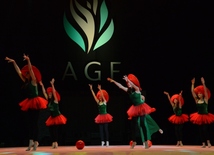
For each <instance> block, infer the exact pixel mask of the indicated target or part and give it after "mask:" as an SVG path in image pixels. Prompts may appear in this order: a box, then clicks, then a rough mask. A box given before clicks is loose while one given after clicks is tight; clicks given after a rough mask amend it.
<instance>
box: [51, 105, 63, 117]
mask: <svg viewBox="0 0 214 155" xmlns="http://www.w3.org/2000/svg"><path fill="white" fill-rule="evenodd" d="M48 109H49V110H50V112H51V116H52V117H56V116H59V115H60V114H61V112H60V111H59V105H58V104H57V103H55V102H54V101H51V102H49V104H48Z"/></svg>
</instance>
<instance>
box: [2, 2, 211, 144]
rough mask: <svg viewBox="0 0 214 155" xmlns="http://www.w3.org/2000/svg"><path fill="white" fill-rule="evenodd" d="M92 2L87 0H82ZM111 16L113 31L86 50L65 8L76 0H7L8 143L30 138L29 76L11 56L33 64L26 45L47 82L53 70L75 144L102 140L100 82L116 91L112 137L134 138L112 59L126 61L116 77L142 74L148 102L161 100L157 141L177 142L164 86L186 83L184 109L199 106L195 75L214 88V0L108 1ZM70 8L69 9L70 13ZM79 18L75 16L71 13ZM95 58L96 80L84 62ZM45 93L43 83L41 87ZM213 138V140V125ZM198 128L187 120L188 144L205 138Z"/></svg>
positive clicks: (65, 134) (44, 139)
mask: <svg viewBox="0 0 214 155" xmlns="http://www.w3.org/2000/svg"><path fill="white" fill-rule="evenodd" d="M79 2H80V3H81V4H83V5H85V1H83V0H82V1H79ZM89 2H91V1H89ZM106 2H107V5H108V8H109V12H110V17H111V18H112V19H113V20H114V27H115V30H114V34H113V36H112V38H111V39H110V40H109V41H108V42H107V43H106V44H104V45H103V46H102V47H100V48H98V49H97V50H95V51H92V52H90V53H89V54H86V53H85V52H83V51H82V50H81V48H80V47H79V46H78V45H77V44H75V43H74V42H73V41H72V40H71V39H70V38H69V37H68V36H67V34H66V33H65V30H64V27H63V15H64V13H65V12H66V11H67V10H68V6H69V1H67V0H65V1H61V0H19V1H16V0H2V1H1V2H0V3H1V4H0V20H1V24H0V53H1V54H0V59H1V61H0V72H1V86H0V95H1V96H0V97H1V108H0V115H1V117H0V143H1V146H21V145H26V144H27V129H26V122H25V118H26V116H25V113H24V112H22V111H21V110H20V107H19V106H18V103H19V102H20V101H21V100H23V99H24V96H23V94H22V91H21V87H22V81H21V80H20V79H19V77H18V76H17V74H16V73H15V71H14V68H13V66H12V64H7V62H6V61H4V58H5V57H6V56H8V57H11V58H14V59H15V60H16V61H17V63H18V64H19V66H20V67H22V66H23V65H25V64H26V62H25V61H23V58H22V55H23V53H25V54H28V55H29V56H30V58H31V61H32V64H33V65H35V66H37V67H38V68H39V69H40V71H41V73H42V80H43V83H44V84H45V86H46V87H47V86H49V81H50V80H51V78H53V77H54V78H55V79H56V88H57V90H58V92H59V93H60V94H61V98H62V100H61V102H60V109H61V112H62V113H63V114H64V115H65V116H66V117H67V118H68V123H67V124H66V125H65V126H62V127H61V128H60V144H61V145H74V144H75V141H76V140H78V139H83V140H84V141H85V142H86V144H87V145H95V144H100V140H99V133H98V131H99V130H98V126H97V124H95V123H94V118H95V117H96V115H97V112H98V111H97V106H96V103H95V101H94V99H93V97H92V95H91V93H90V90H89V87H88V83H92V84H93V85H94V90H95V91H97V84H101V85H102V88H103V89H106V90H107V91H108V92H109V95H110V100H109V103H108V112H109V113H110V114H112V115H113V117H114V121H113V122H112V123H110V124H109V131H110V143H111V144H118V145H119V144H128V143H129V141H130V122H129V121H128V119H127V115H126V111H127V109H128V108H129V106H130V103H129V99H128V96H127V94H126V93H125V92H122V90H119V89H118V88H117V87H116V86H115V85H113V84H109V83H108V82H107V80H106V78H107V77H110V62H120V63H121V64H120V65H116V67H115V69H116V70H119V72H118V73H115V74H114V79H115V80H117V81H118V82H121V83H122V84H125V82H124V81H123V80H122V76H123V75H127V74H129V73H133V74H135V75H136V76H137V77H138V78H139V80H140V82H141V86H142V88H143V90H144V93H145V94H146V102H147V103H148V104H150V105H151V106H154V107H156V109H157V111H156V112H155V113H153V114H151V116H152V117H153V118H154V119H155V120H156V122H157V123H158V124H159V126H160V127H161V128H162V129H163V130H164V134H163V135H160V134H159V133H155V134H154V135H153V139H152V141H153V144H158V145H161V144H167V145H169V144H173V145H174V144H175V142H176V139H175V135H174V128H173V125H172V124H170V123H169V122H168V117H169V116H171V115H172V114H173V111H172V108H171V106H170V104H169V102H168V100H167V98H166V96H165V95H164V94H163V91H168V92H169V93H170V94H171V95H173V94H175V93H179V92H180V91H181V90H183V97H184V100H185V105H184V107H183V112H184V113H186V114H190V113H193V112H195V111H196V106H195V103H194V100H193V98H192V96H191V93H190V86H191V79H192V78H193V77H195V78H196V85H199V84H200V77H202V76H203V77H204V78H205V80H206V85H207V87H208V88H209V89H210V90H211V92H214V88H213V86H214V83H213V78H214V70H213V65H214V63H213V56H212V55H213V49H214V48H213V43H214V39H213V38H214V37H213V32H214V31H213V27H214V23H213V15H214V12H213V3H212V2H211V1H209V2H208V1H203V0H194V1H193V0H174V1H166V0H149V1H148V0H134V1H127V0H117V1H113V0H109V1H106ZM68 16H69V14H68ZM70 20H71V21H72V19H70ZM91 61H97V62H100V63H101V66H93V67H92V68H91V70H90V71H89V74H90V75H91V76H92V77H93V76H95V77H96V76H97V75H96V74H95V70H99V71H101V79H100V80H98V81H90V80H88V79H87V78H86V77H85V75H84V67H85V66H86V65H87V64H88V63H89V62H91ZM68 62H71V64H72V67H73V68H74V71H75V73H76V75H77V80H75V79H74V78H73V77H66V78H65V79H64V80H63V74H64V72H65V69H66V66H67V63H68ZM39 91H40V95H41V96H42V94H41V88H40V87H39ZM213 102H214V101H213V97H211V99H210V100H209V112H211V113H214V106H213ZM47 117H48V112H47V111H46V110H44V111H41V118H40V130H41V132H40V145H49V144H50V143H49V133H48V130H47V128H46V127H45V125H44V121H45V120H46V119H47ZM210 129H211V141H213V140H214V133H213V129H214V128H213V125H211V128H210ZM198 133H199V132H198V128H197V126H195V125H192V124H191V123H186V124H185V126H184V142H183V143H184V144H191V145H194V144H197V145H198V144H200V139H199V134H198Z"/></svg>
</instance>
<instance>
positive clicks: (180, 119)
mask: <svg viewBox="0 0 214 155" xmlns="http://www.w3.org/2000/svg"><path fill="white" fill-rule="evenodd" d="M164 94H165V95H167V98H168V100H169V102H170V104H171V106H172V109H173V111H174V114H173V115H172V116H170V117H169V118H168V120H169V121H170V122H171V123H172V124H174V125H175V135H176V139H177V145H176V146H183V142H182V139H183V125H184V123H185V122H188V121H189V116H188V115H187V114H183V113H182V106H183V105H184V99H183V97H182V91H181V92H180V93H179V94H174V95H172V97H170V95H169V93H168V92H166V91H164Z"/></svg>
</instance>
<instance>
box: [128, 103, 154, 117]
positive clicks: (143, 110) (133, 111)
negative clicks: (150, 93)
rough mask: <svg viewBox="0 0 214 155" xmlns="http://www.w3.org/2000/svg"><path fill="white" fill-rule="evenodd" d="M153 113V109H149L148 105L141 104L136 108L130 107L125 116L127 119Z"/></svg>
mask: <svg viewBox="0 0 214 155" xmlns="http://www.w3.org/2000/svg"><path fill="white" fill-rule="evenodd" d="M154 111H155V108H151V107H150V106H149V105H148V104H146V103H143V104H140V105H137V106H134V105H132V106H131V107H130V108H129V110H128V111H127V114H128V116H129V117H136V116H142V115H146V114H150V113H152V112H154Z"/></svg>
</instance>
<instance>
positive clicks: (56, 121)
mask: <svg viewBox="0 0 214 155" xmlns="http://www.w3.org/2000/svg"><path fill="white" fill-rule="evenodd" d="M66 122H67V118H66V117H65V116H63V115H62V114H60V115H59V116H56V117H52V116H50V117H49V118H48V119H47V121H46V122H45V124H46V126H51V125H62V124H66Z"/></svg>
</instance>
